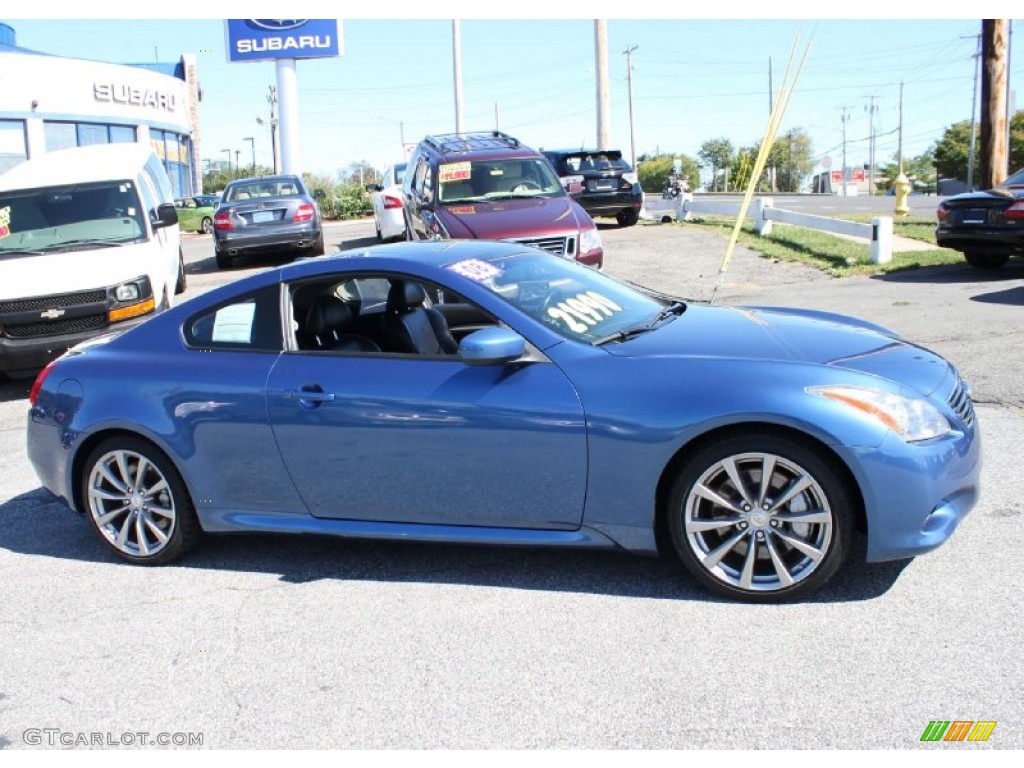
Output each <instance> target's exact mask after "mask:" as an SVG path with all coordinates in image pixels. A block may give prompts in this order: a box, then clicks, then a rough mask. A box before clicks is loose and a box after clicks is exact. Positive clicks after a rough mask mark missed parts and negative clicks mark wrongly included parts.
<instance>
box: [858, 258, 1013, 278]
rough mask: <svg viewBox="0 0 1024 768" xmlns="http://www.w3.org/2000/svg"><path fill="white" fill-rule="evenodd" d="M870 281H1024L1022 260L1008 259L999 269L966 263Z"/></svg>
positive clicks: (898, 273)
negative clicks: (978, 266) (976, 266)
mask: <svg viewBox="0 0 1024 768" xmlns="http://www.w3.org/2000/svg"><path fill="white" fill-rule="evenodd" d="M871 279H872V280H881V281H883V282H886V283H909V284H913V283H1005V282H1006V281H1007V280H1020V279H1024V259H1021V258H1016V259H1010V261H1009V262H1007V263H1006V265H1005V266H1004V267H1002V268H1001V269H977V268H975V267H972V266H970V265H969V264H967V262H964V263H962V264H936V265H933V266H927V267H918V268H917V269H901V270H899V271H898V272H887V273H885V274H879V275H871Z"/></svg>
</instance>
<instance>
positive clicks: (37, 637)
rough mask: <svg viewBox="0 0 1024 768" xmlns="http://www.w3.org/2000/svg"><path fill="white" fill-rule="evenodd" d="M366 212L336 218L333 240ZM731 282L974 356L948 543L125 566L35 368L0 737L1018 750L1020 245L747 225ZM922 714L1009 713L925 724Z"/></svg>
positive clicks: (193, 252)
mask: <svg viewBox="0 0 1024 768" xmlns="http://www.w3.org/2000/svg"><path fill="white" fill-rule="evenodd" d="M372 234H373V224H372V222H366V221H360V222H351V223H339V224H332V225H330V226H329V227H328V229H327V241H328V250H333V249H336V248H359V247H363V246H367V245H370V244H372V242H373V240H372ZM602 237H603V239H604V242H605V249H606V254H607V255H606V269H607V271H608V272H609V273H611V274H613V275H617V276H621V277H625V278H627V279H629V280H633V281H635V282H638V283H641V284H645V285H649V286H651V287H655V288H657V289H659V290H661V291H664V292H667V293H673V294H676V295H680V296H683V297H686V298H690V299H694V300H707V299H709V298H710V297H711V295H712V292H713V291H714V288H715V284H716V281H718V280H719V275H718V269H719V263H720V260H721V257H722V254H723V252H724V247H725V242H724V240H723V239H722V238H721V237H720V236H719V235H717V234H715V233H712V232H708V231H705V230H702V229H699V228H695V227H687V226H680V225H657V224H653V225H642V226H638V227H634V228H629V229H618V228H616V227H607V228H603V229H602ZM185 253H186V259H187V262H188V272H189V291H188V293H187V294H186V298H187V297H188V296H191V295H195V294H197V293H200V292H201V291H203V290H207V289H209V288H210V287H213V286H214V285H217V284H220V283H222V282H224V281H225V280H228V279H233V278H235V277H238V276H241V275H243V274H247V273H248V272H249V271H251V270H252V269H257V268H262V267H263V266H266V263H263V264H251V265H247V267H246V268H243V269H237V270H232V271H231V272H229V273H221V272H218V271H217V270H216V267H215V265H214V263H213V253H212V245H211V243H210V239H209V237H208V236H191V235H190V236H187V237H186V242H185ZM716 303H722V304H748V305H759V304H760V305H765V304H787V305H799V306H808V307H814V308H819V309H827V310H830V311H836V312H843V313H846V314H855V315H859V316H861V317H865V318H867V319H869V320H872V321H874V322H876V323H879V324H881V325H885V326H888V327H891V328H893V329H894V330H896V331H898V332H899V333H901V334H902V335H904V336H905V337H907V338H909V339H911V340H913V341H915V342H919V343H922V344H924V345H925V346H928V347H931V348H932V349H934V350H935V351H937V352H939V353H940V354H943V355H945V356H946V357H948V358H949V359H951V360H952V361H953V362H954V363H955V364H956V365H957V366H958V367H959V368H960V370H961V372H962V374H963V375H964V377H965V378H966V379H967V380H968V381H969V382H970V383H971V384H972V386H973V388H974V392H975V398H976V401H977V402H978V407H977V412H978V417H979V422H980V424H981V429H982V431H983V435H984V443H985V444H984V452H985V468H984V474H983V495H982V499H981V502H980V504H979V505H978V507H977V508H976V509H975V510H974V512H973V513H972V515H971V516H970V517H969V518H968V519H967V520H966V521H965V522H964V524H963V525H962V526H961V527H960V529H959V530H958V531H957V533H956V534H955V535H954V537H953V539H952V540H951V541H950V542H949V543H948V544H947V545H945V546H944V547H942V548H940V549H939V550H938V551H937V552H935V553H932V554H929V555H926V556H924V557H921V558H918V559H916V560H914V561H904V562H897V563H887V564H880V565H871V566H868V565H865V564H862V563H856V562H852V563H849V564H848V566H847V567H846V569H845V570H844V571H843V572H841V573H840V575H839V576H838V577H837V578H836V579H834V580H833V581H832V582H831V583H830V584H829V585H828V586H827V587H826V588H825V589H823V590H822V591H821V592H819V593H818V594H817V595H815V596H814V597H813V598H812V599H811V600H809V601H807V602H804V603H799V604H794V605H786V606H751V605H741V604H735V603H729V602H725V601H721V600H719V599H717V598H714V597H711V596H709V594H708V593H706V592H705V591H703V590H702V589H700V588H699V587H698V586H697V585H696V584H695V583H694V582H693V581H692V580H691V579H690V578H689V577H688V576H686V575H685V574H684V573H682V572H681V570H679V569H677V568H676V567H675V566H674V565H672V564H671V563H668V562H662V561H658V560H653V559H651V560H649V559H644V558H634V557H630V556H626V555H618V554H614V553H587V552H562V551H541V550H528V549H500V548H498V549H495V548H488V549H484V548H471V547H459V546H428V545H420V544H393V543H372V542H347V541H340V540H329V539H315V538H261V537H256V536H239V537H218V538H210V539H208V540H207V541H205V542H204V544H203V546H202V547H201V548H200V549H199V550H198V551H197V552H196V553H195V554H193V555H192V556H190V557H189V558H187V559H186V560H185V561H183V562H181V563H178V564H175V565H173V566H169V567H164V568H142V567H132V566H128V565H122V564H121V563H119V562H116V561H115V560H114V559H113V557H112V556H110V555H108V554H107V553H106V551H105V550H104V549H101V546H100V544H99V542H98V541H96V540H95V535H94V534H93V533H92V531H91V530H90V529H89V527H88V526H87V524H86V523H85V521H83V520H81V519H79V518H77V517H76V516H74V515H73V514H72V513H70V512H69V511H68V510H67V509H66V508H65V507H63V506H62V505H59V504H56V503H53V502H52V501H51V500H50V498H49V497H48V496H47V495H46V494H45V493H44V492H43V491H41V489H40V488H39V484H38V482H37V480H36V479H35V476H34V474H33V473H32V470H31V467H30V466H29V464H28V461H27V458H26V457H25V451H24V439H25V436H24V419H25V411H26V409H27V402H26V400H25V397H26V394H27V390H28V386H29V385H30V383H31V382H27V381H21V382H13V383H12V382H0V461H2V466H3V472H2V474H0V579H2V582H3V584H4V587H3V600H2V601H0V626H3V628H4V644H3V645H4V651H3V653H2V654H0V748H3V747H7V748H24V747H26V746H32V745H33V744H32V741H31V738H32V737H31V734H30V735H29V736H28V737H27V736H26V731H28V730H29V729H46V728H49V729H57V730H58V731H59V732H60V733H62V734H63V733H66V734H73V735H75V734H81V733H86V734H93V733H101V734H106V735H108V736H109V737H110V738H113V739H120V741H119V742H118V743H124V735H125V734H129V733H131V734H138V733H139V732H146V733H147V734H148V735H147V737H146V738H145V739H140V738H138V737H132V738H133V739H134V743H133V744H132V745H133V746H140V745H142V746H148V744H147V740H153V739H154V738H155V737H156V735H157V734H159V733H189V734H194V733H198V734H202V745H203V746H204V747H214V748H246V747H255V748H261V747H262V748H275V747H294V748H304V747H305V748H311V747H319V748H350V747H352V748H433V747H446V748H487V747H503V748H545V747H546V748H576V747H581V748H623V747H633V748H652V749H653V748H661V749H682V748H754V749H756V748H808V747H811V748H844V749H845V748H863V749H874V748H896V749H909V748H922V749H927V750H938V751H953V750H977V749H993V748H994V749H1009V748H1016V749H1019V748H1021V747H1024V726H1022V722H1024V707H1022V703H1021V702H1022V700H1021V696H1020V692H1021V690H1022V689H1024V672H1022V665H1021V663H1020V650H1019V648H1020V637H1021V616H1022V615H1024V599H1022V594H1024V592H1022V590H1021V588H1020V578H1019V575H1020V565H1019V562H1020V554H1019V553H1020V551H1021V548H1022V545H1024V501H1022V500H1024V472H1022V471H1021V470H1022V469H1024V466H1022V461H1021V451H1020V446H1021V445H1022V444H1024V386H1022V385H1021V383H1020V374H1021V363H1020V360H1021V353H1020V350H1021V349H1022V348H1024V320H1022V313H1024V260H1022V259H1016V260H1012V261H1011V262H1010V264H1009V265H1007V267H1006V268H1004V269H1003V270H1001V271H999V272H996V273H992V274H985V273H981V272H979V271H977V270H973V269H970V268H969V267H967V266H966V265H956V266H952V267H938V268H929V269H922V270H916V271H912V272H905V273H897V274H895V275H890V276H886V277H881V278H871V277H858V278H847V279H844V280H836V279H833V278H830V277H828V276H826V275H824V274H823V273H820V272H817V271H816V270H814V269H812V268H810V267H804V266H800V265H794V264H785V263H776V262H773V261H770V260H766V259H762V258H759V257H757V256H756V255H755V254H753V253H751V252H750V251H747V250H746V249H743V248H738V249H737V251H736V253H735V255H734V256H733V260H732V263H731V265H730V269H729V271H728V272H727V273H726V275H725V276H724V279H722V282H721V287H720V288H719V290H718V292H717V294H716ZM931 720H976V721H977V720H991V721H996V722H997V726H996V728H995V730H994V731H993V732H992V735H991V737H990V738H989V740H988V741H987V742H983V743H942V742H940V743H934V744H922V743H921V742H920V738H921V735H922V733H923V731H924V729H925V728H926V726H927V725H928V723H929V721H931ZM68 740H69V741H72V742H75V741H76V739H75V738H70V739H68ZM42 743H43V745H44V746H46V745H47V744H46V741H45V739H44V740H43V742H42ZM57 745H59V739H58V744H57Z"/></svg>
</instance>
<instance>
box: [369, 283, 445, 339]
mask: <svg viewBox="0 0 1024 768" xmlns="http://www.w3.org/2000/svg"><path fill="white" fill-rule="evenodd" d="M426 298H427V294H426V292H425V291H424V290H423V286H422V285H420V284H419V283H413V282H410V281H407V280H392V281H391V290H389V291H388V304H387V312H385V314H384V340H385V343H386V344H387V345H388V348H389V349H391V350H393V351H395V352H407V353H413V354H419V355H454V354H456V352H458V349H459V345H458V344H456V343H455V339H454V338H452V334H451V331H449V330H448V323H447V322H446V321H445V319H444V315H442V314H441V313H440V312H438V311H437V310H436V309H433V308H427V307H424V306H423V302H424V300H426Z"/></svg>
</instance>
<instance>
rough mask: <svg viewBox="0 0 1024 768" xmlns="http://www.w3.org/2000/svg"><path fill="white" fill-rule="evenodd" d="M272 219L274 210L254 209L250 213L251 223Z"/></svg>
mask: <svg viewBox="0 0 1024 768" xmlns="http://www.w3.org/2000/svg"><path fill="white" fill-rule="evenodd" d="M273 220H274V212H273V211H256V212H255V213H254V214H253V215H252V223H253V224H262V223H264V222H265V221H273Z"/></svg>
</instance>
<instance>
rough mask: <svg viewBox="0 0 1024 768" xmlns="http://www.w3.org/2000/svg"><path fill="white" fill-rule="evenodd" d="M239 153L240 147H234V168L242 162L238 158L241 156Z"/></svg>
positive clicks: (238, 166)
mask: <svg viewBox="0 0 1024 768" xmlns="http://www.w3.org/2000/svg"><path fill="white" fill-rule="evenodd" d="M241 154H242V150H240V149H236V150H235V168H236V169H237V168H241V167H242V164H241V163H240V162H239V159H238V158H239V157H240V156H241Z"/></svg>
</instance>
